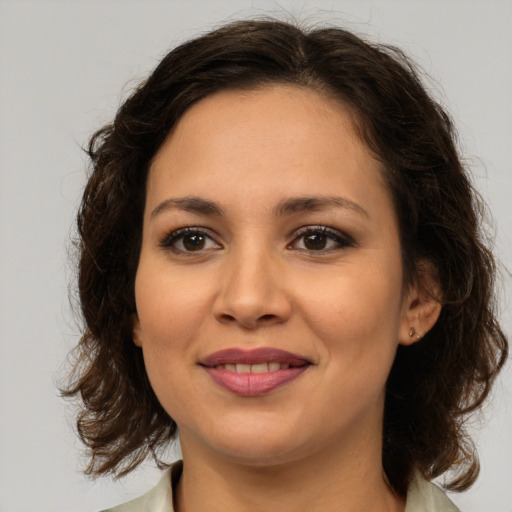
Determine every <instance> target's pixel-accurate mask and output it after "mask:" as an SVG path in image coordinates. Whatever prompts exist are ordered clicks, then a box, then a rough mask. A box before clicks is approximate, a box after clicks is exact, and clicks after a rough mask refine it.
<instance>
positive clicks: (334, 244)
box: [290, 226, 354, 252]
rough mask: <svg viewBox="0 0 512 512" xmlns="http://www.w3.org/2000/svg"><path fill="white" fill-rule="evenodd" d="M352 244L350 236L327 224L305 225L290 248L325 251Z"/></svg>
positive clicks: (351, 245)
mask: <svg viewBox="0 0 512 512" xmlns="http://www.w3.org/2000/svg"><path fill="white" fill-rule="evenodd" d="M353 246H354V242H353V241H352V239H351V238H350V237H348V236H347V235H344V234H342V233H340V232H339V231H337V230H335V229H332V228H328V227H327V226H305V227H304V228H302V229H301V230H300V231H299V233H298V235H297V236H296V237H295V239H294V240H293V242H292V243H291V244H290V247H291V248H292V249H299V250H303V251H309V252H327V251H333V250H337V249H344V248H346V247H353Z"/></svg>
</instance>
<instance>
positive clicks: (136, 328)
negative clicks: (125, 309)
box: [132, 315, 142, 347]
mask: <svg viewBox="0 0 512 512" xmlns="http://www.w3.org/2000/svg"><path fill="white" fill-rule="evenodd" d="M132 336H133V342H134V343H135V345H137V347H142V335H141V332H140V322H139V317H138V316H137V315H133V317H132Z"/></svg>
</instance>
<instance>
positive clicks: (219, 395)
mask: <svg viewBox="0 0 512 512" xmlns="http://www.w3.org/2000/svg"><path fill="white" fill-rule="evenodd" d="M408 293H409V292H408ZM408 293H406V294H405V296H404V293H403V275H402V264H401V256H400V243H399V233H398V228H397V219H396V217H395V212H394V209H393V204H392V200H391V196H390V193H389V191H388V190H387V188H386V186H385V184H384V180H383V178H382V171H381V169H380V165H379V163H378V162H377V161H376V160H375V159H374V158H373V157H372V156H371V154H370V153H369V151H368V150H367V148H366V147H365V146H364V145H363V144H362V143H361V142H360V141H359V139H358V138H357V136H356V135H355V133H354V129H353V125H352V122H351V118H350V116H349V114H348V112H347V111H346V110H345V109H344V107H343V106H342V105H340V104H339V103H337V102H335V101H334V100H330V99H327V98H325V97H322V96H320V95H317V94H316V93H314V92H312V91H308V90H304V89H300V88H295V87H286V86H275V87H270V88H264V89H261V90H254V91H249V92H237V91H229V92H221V93H217V94H215V95H212V96H210V97H208V98H206V99H204V100H202V101H201V102H199V103H198V104H196V105H195V106H193V107H192V108H191V109H190V110H189V111H188V112H187V113H186V114H185V115H184V116H183V118H182V119H181V120H180V122H179V124H178V125H177V126H176V127H175V129H174V131H173V132H172V133H171V134H170V136H169V137H168V139H167V140H166V142H165V143H164V145H163V146H162V147H161V149H160V150H159V152H158V154H157V155H156V157H155V159H154V161H153V164H152V166H151V169H150V172H149V177H148V184H147V198H146V209H145V213H144V227H143V241H142V250H141V255H140V262H139V266H138V270H137V275H136V286H135V295H136V305H137V318H136V319H135V320H134V340H135V342H136V344H137V345H139V346H140V347H141V348H142V351H143V354H144V360H145V364H146V368H147V373H148V375H149V379H150V381H151V384H152V386H153V389H154V391H155V393H156V395H157V397H158V399H159V401H160V402H161V404H162V406H163V407H164V409H165V410H166V411H167V412H168V413H169V415H170V416H171V417H172V418H173V419H174V420H175V421H176V422H177V424H178V426H179V429H180V438H181V443H182V448H183V453H184V454H185V453H186V452H193V451H196V452H202V453H206V452H208V453H211V454H216V456H219V457H227V458H233V459H236V460H239V461H244V462H246V463H251V464H277V463H282V462H286V461H293V460H296V459H297V458H298V457H304V456H305V455H308V454H309V455H312V454H315V453H319V452H321V451H322V450H329V449H330V450H332V449H334V448H333V447H340V449H346V450H353V449H355V448H356V447H357V446H358V445H361V446H363V445H364V443H367V442H368V440H369V439H379V440H380V437H381V434H380V432H381V425H382V415H383V404H384V389H385V382H386V378H387V376H388V374H389V371H390V368H391V365H392V362H393V359H394V356H395V352H396V348H397V345H398V343H399V340H404V341H405V340H406V338H407V334H406V333H407V332H408V331H409V328H410V318H409V317H410V310H411V306H410V304H411V302H412V300H411V299H410V298H409V295H408Z"/></svg>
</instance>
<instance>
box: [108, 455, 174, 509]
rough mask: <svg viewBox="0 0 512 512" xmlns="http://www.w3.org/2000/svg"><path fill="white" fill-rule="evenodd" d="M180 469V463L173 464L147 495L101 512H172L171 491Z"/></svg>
mask: <svg viewBox="0 0 512 512" xmlns="http://www.w3.org/2000/svg"><path fill="white" fill-rule="evenodd" d="M182 467H183V466H182V462H181V461H178V462H176V463H174V464H173V465H172V466H170V467H169V468H168V469H167V470H166V471H165V472H164V473H163V475H162V478H161V479H160V481H159V482H158V484H157V485H155V487H153V488H152V489H150V490H149V491H148V492H147V493H145V494H143V495H142V496H140V497H138V498H135V499H134V500H131V501H128V502H126V503H122V504H121V505H117V506H116V507H113V508H109V509H107V510H103V511H102V512H174V509H173V506H172V503H173V500H172V489H173V485H175V484H176V482H177V481H178V480H179V478H180V476H181V471H182Z"/></svg>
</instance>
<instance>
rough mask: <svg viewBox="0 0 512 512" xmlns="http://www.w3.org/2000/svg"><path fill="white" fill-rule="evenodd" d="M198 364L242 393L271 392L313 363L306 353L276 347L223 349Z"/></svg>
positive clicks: (227, 388)
mask: <svg viewBox="0 0 512 512" xmlns="http://www.w3.org/2000/svg"><path fill="white" fill-rule="evenodd" d="M199 364H200V366H202V367H203V368H204V369H205V370H206V372H207V373H208V374H209V375H210V377H211V378H212V379H213V381H214V382H215V383H216V384H218V385H220V386H221V387H222V388H224V389H225V390H228V391H230V392H232V393H235V394H237V395H240V396H259V395H264V394H267V393H270V392H271V391H273V390H274V389H276V388H280V387H282V386H284V385H285V384H288V383H290V382H292V381H294V380H295V379H296V378H297V377H298V376H299V375H301V374H302V373H303V372H304V371H306V370H307V369H308V368H309V367H310V366H311V365H312V363H311V361H309V360H308V359H306V358H304V357H301V356H298V355H296V354H292V353H290V352H286V351H283V350H279V349H273V348H260V349H254V350H241V349H227V350H221V351H219V352H215V353H213V354H211V355H210V356H208V357H207V358H206V359H204V360H202V361H201V362H200V363H199Z"/></svg>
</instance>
